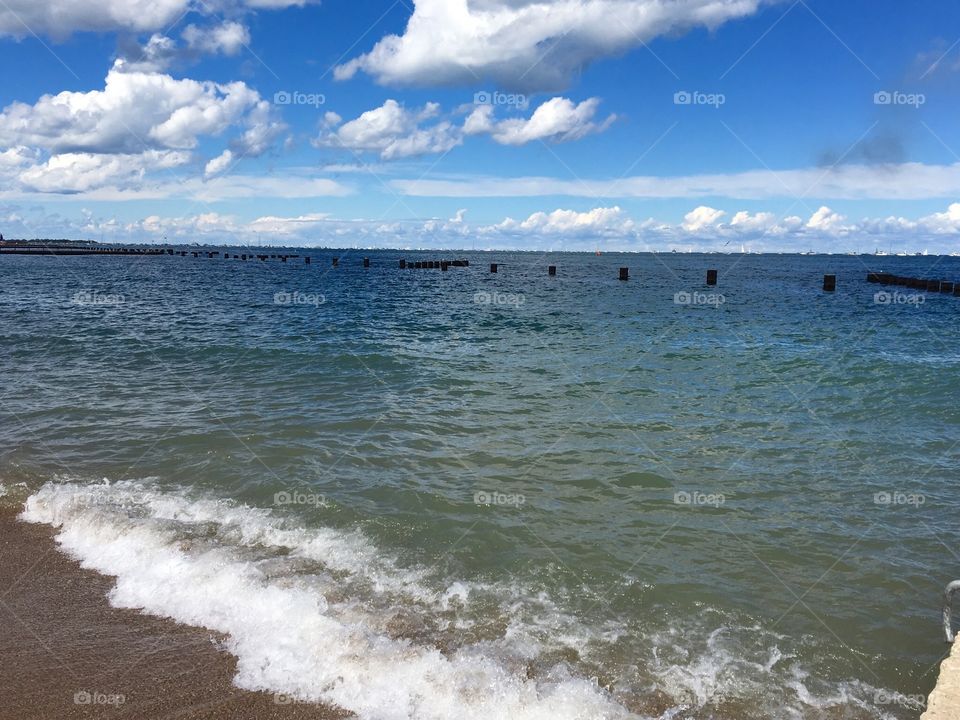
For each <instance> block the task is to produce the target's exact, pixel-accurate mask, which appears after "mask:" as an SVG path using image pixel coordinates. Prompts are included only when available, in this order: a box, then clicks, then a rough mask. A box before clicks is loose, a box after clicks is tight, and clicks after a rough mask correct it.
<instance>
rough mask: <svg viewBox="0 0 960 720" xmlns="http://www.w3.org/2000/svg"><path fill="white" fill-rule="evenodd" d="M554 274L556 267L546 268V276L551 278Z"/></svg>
mask: <svg viewBox="0 0 960 720" xmlns="http://www.w3.org/2000/svg"><path fill="white" fill-rule="evenodd" d="M556 274H557V266H556V265H550V266H548V267H547V275H549V276H550V277H553V276H554V275H556Z"/></svg>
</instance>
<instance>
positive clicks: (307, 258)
mask: <svg viewBox="0 0 960 720" xmlns="http://www.w3.org/2000/svg"><path fill="white" fill-rule="evenodd" d="M303 264H304V265H309V264H310V257H309V256H308V257H305V258H304V259H303Z"/></svg>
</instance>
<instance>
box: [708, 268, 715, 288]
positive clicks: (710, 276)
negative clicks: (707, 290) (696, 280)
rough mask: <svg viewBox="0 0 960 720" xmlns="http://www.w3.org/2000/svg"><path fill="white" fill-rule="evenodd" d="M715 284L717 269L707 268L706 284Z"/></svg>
mask: <svg viewBox="0 0 960 720" xmlns="http://www.w3.org/2000/svg"><path fill="white" fill-rule="evenodd" d="M716 284H717V271H716V270H707V285H716Z"/></svg>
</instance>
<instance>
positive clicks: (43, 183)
mask: <svg viewBox="0 0 960 720" xmlns="http://www.w3.org/2000/svg"><path fill="white" fill-rule="evenodd" d="M189 161H190V154H189V153H185V152H178V151H172V150H147V151H146V152H143V153H140V154H117V155H98V154H94V153H60V154H57V155H53V156H51V157H50V158H49V159H48V160H47V161H46V162H44V163H38V164H36V165H33V166H32V167H29V168H27V169H26V170H24V171H23V172H21V173H20V174H19V176H18V180H19V183H20V184H21V185H22V186H23V187H24V188H26V189H27V190H35V191H37V192H44V193H79V192H85V191H88V190H92V189H95V188H100V187H103V186H105V185H117V184H122V185H124V186H138V185H140V184H142V183H143V181H144V179H145V177H146V175H147V173H148V172H149V171H154V170H169V169H171V168H175V167H178V166H180V165H184V164H186V163H187V162H189Z"/></svg>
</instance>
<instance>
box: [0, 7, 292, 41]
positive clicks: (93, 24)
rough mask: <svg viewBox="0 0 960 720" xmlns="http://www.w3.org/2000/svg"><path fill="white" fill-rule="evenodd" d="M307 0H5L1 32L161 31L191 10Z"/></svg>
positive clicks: (0, 16)
mask: <svg viewBox="0 0 960 720" xmlns="http://www.w3.org/2000/svg"><path fill="white" fill-rule="evenodd" d="M307 2H308V0H236V2H230V3H228V2H225V1H223V2H215V1H213V0H211V1H210V2H205V3H194V2H193V0H98V1H97V2H91V1H90V0H45V1H44V2H38V1H37V0H5V2H3V3H0V35H12V36H14V37H27V36H29V35H32V34H33V33H36V34H38V35H50V36H52V37H54V38H56V39H63V38H65V37H67V36H69V35H71V34H72V33H75V32H83V31H93V32H114V31H128V32H137V33H141V32H143V33H146V32H152V31H155V30H162V29H164V28H167V27H169V26H171V25H173V24H174V23H175V21H177V20H178V19H180V18H181V17H183V16H184V15H185V14H186V13H188V12H191V11H195V12H202V13H216V12H218V11H221V10H224V9H227V6H228V5H230V6H232V7H233V8H240V9H243V8H249V9H252V10H257V9H264V10H272V9H282V8H285V7H291V6H302V5H305V4H307Z"/></svg>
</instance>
